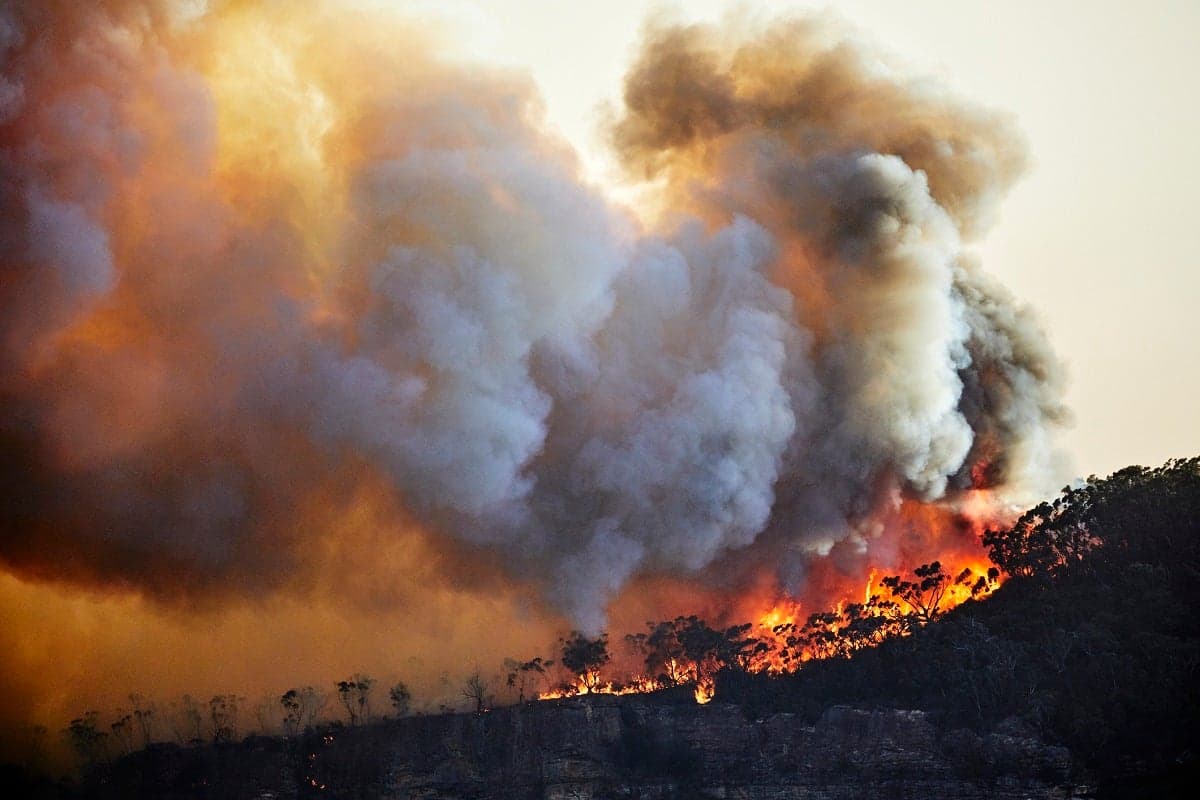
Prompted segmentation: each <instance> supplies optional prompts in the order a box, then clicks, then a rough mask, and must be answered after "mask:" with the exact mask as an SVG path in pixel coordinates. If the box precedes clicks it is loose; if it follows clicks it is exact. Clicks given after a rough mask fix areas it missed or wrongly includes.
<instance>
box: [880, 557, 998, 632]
mask: <svg viewBox="0 0 1200 800" xmlns="http://www.w3.org/2000/svg"><path fill="white" fill-rule="evenodd" d="M913 575H914V576H916V580H912V581H906V580H902V579H901V578H900V576H899V575H889V576H887V577H886V578H883V579H882V580H881V581H880V582H879V583H880V585H882V586H886V587H887V588H888V590H889V591H890V592H891V595H892V599H893V600H896V601H899V602H900V603H903V604H904V605H905V606H906V607H907V608H908V613H907V614H904V618H905V619H906V620H911V621H912V622H914V623H916V624H918V625H927V624H928V623H930V622H932V621H933V618H934V617H936V616H937V615H938V614H939V613H940V612H941V605H942V600H944V599H945V597H946V592H947V590H949V588H950V587H951V586H952V585H957V586H965V587H967V588H968V589H972V591H973V592H974V589H973V588H972V583H976V585H978V584H977V582H975V581H973V578H975V574H974V573H973V572H971V570H969V569H964V570H963V571H962V572H960V573H959V574H958V576H957V577H956V578H954V580H953V581H951V579H950V575H949V574H947V573H946V572H945V570H943V569H942V564H941V562H940V561H931V562H930V563H928V564H922V565H921V566H919V567H917V568H916V569H914V570H913Z"/></svg>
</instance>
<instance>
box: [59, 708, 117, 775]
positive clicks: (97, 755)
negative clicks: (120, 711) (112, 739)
mask: <svg viewBox="0 0 1200 800" xmlns="http://www.w3.org/2000/svg"><path fill="white" fill-rule="evenodd" d="M99 720H100V712H98V711H85V712H84V714H83V716H82V717H77V718H76V719H73V720H71V722H70V724H69V725H68V726H67V728H66V730H64V731H63V734H64V736H65V737H66V739H67V743H68V744H70V746H71V749H72V750H74V751H75V754H76V755H78V756H79V758H80V760H81V761H82V762H83V764H84V766H94V765H96V764H99V763H100V762H101V761H103V760H104V759H105V758H106V757H107V750H106V747H105V740H106V739H107V738H108V734H106V733H104V731H102V730H100V727H99Z"/></svg>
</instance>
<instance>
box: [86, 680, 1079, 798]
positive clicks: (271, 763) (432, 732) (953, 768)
mask: <svg viewBox="0 0 1200 800" xmlns="http://www.w3.org/2000/svg"><path fill="white" fill-rule="evenodd" d="M1072 772H1073V770H1072V764H1071V760H1070V757H1069V754H1068V752H1067V751H1066V750H1065V749H1063V748H1058V747H1051V746H1047V745H1046V744H1044V743H1042V742H1040V741H1038V740H1037V739H1036V738H1033V737H1032V736H1031V735H1028V734H1027V733H1023V732H1022V731H1020V730H1017V729H1015V727H1012V728H1005V727H1004V726H1001V729H1000V730H998V731H996V732H992V733H990V734H987V735H984V736H980V735H978V734H975V733H972V732H970V731H966V730H957V731H947V730H940V729H939V728H937V727H936V726H935V725H934V724H933V723H932V722H931V720H930V719H929V718H928V716H927V715H925V714H924V713H922V712H918V711H896V710H890V711H866V710H856V709H851V708H845V707H838V708H832V709H830V710H829V711H828V712H826V713H825V714H824V715H823V716H822V717H821V718H820V719H819V720H817V721H816V722H815V723H814V724H811V725H810V724H804V723H803V722H802V721H800V720H798V719H797V718H796V717H795V716H793V715H791V714H773V715H769V716H764V717H762V718H752V717H748V716H747V715H746V714H745V713H744V712H743V710H742V709H741V708H739V707H737V706H734V705H728V704H722V703H712V704H710V705H707V706H697V705H694V704H692V705H684V704H667V703H661V702H655V701H652V700H648V699H646V698H609V697H597V698H586V699H576V700H566V701H559V702H555V703H534V704H527V705H523V706H517V707H511V708H502V709H497V710H494V711H491V712H489V713H486V714H482V715H478V716H475V715H466V714H446V715H440V716H430V717H413V718H409V719H404V720H399V721H393V722H387V723H380V724H377V725H372V726H368V727H363V728H355V729H339V730H333V731H328V732H325V733H319V734H311V735H309V736H306V737H302V738H301V739H296V740H291V741H283V740H272V739H257V740H252V741H250V742H247V743H243V744H240V745H229V746H225V747H204V748H196V749H190V750H189V749H172V748H160V749H159V750H158V751H151V752H146V753H141V754H136V755H135V756H133V757H131V758H129V759H126V760H125V761H124V762H121V763H119V764H117V765H114V768H113V769H112V770H111V771H109V772H108V773H107V774H106V775H105V776H103V777H98V778H96V779H94V780H93V781H92V782H91V784H90V789H89V792H88V794H89V796H93V797H117V796H120V797H127V796H133V795H138V796H146V797H167V798H176V797H177V798H184V797H188V798H191V797H204V798H223V797H239V798H248V797H256V798H262V800H266V799H267V798H272V799H273V800H283V798H310V797H347V798H388V799H389V800H390V799H391V798H396V799H397V800H400V799H401V798H403V800H417V799H418V798H419V799H420V800H442V799H443V798H445V799H446V800H449V799H450V798H456V799H457V798H473V799H474V800H493V798H494V799H495V800H525V799H526V798H527V799H528V800H535V799H536V800H600V799H601V798H639V799H643V800H649V799H650V798H655V799H657V800H667V799H668V798H681V799H682V798H687V799H688V800H692V799H693V798H739V799H744V800H751V799H752V798H753V799H759V798H761V800H784V798H788V799H789V800H790V799H792V798H812V799H813V800H817V799H818V798H819V799H820V800H841V798H876V797H887V798H890V799H894V800H899V798H922V799H924V798H947V799H949V798H964V799H966V798H980V799H982V798H1000V799H1001V800H1003V799H1004V798H1013V800H1016V799H1017V798H1021V800H1025V799H1026V798H1068V797H1079V796H1083V795H1084V794H1085V793H1086V790H1083V789H1081V788H1079V787H1078V786H1077V785H1076V782H1075V779H1074V777H1073V774H1072Z"/></svg>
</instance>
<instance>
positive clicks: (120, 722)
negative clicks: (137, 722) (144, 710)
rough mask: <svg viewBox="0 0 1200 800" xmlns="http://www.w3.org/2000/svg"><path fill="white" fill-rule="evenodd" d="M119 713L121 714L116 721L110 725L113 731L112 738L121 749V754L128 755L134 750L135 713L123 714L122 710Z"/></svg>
mask: <svg viewBox="0 0 1200 800" xmlns="http://www.w3.org/2000/svg"><path fill="white" fill-rule="evenodd" d="M117 714H119V716H118V717H117V719H116V721H115V722H113V723H112V724H111V725H109V726H108V727H109V729H110V730H111V731H112V740H113V741H114V742H116V743H117V746H118V747H119V748H120V749H121V754H122V755H128V754H129V753H132V752H133V715H132V714H122V713H121V712H120V711H118V712H117Z"/></svg>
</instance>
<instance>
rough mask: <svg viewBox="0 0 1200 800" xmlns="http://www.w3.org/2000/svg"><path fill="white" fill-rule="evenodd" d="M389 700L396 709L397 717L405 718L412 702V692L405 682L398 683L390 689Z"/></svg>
mask: <svg viewBox="0 0 1200 800" xmlns="http://www.w3.org/2000/svg"><path fill="white" fill-rule="evenodd" d="M388 700H389V701H390V702H391V704H392V708H393V709H395V711H396V716H397V717H403V716H404V715H405V714H407V713H408V706H409V703H410V702H412V692H410V691H409V690H408V686H407V685H405V683H404V681H397V682H396V683H395V685H393V686H392V688H390V689H388Z"/></svg>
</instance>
